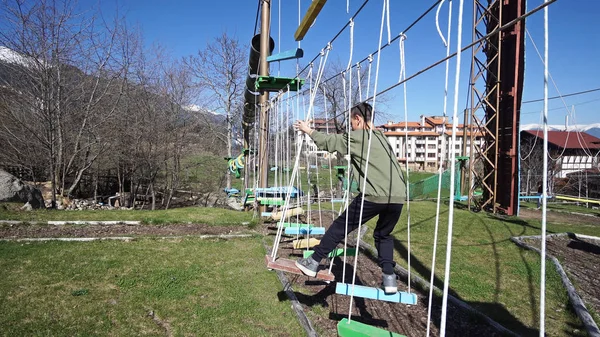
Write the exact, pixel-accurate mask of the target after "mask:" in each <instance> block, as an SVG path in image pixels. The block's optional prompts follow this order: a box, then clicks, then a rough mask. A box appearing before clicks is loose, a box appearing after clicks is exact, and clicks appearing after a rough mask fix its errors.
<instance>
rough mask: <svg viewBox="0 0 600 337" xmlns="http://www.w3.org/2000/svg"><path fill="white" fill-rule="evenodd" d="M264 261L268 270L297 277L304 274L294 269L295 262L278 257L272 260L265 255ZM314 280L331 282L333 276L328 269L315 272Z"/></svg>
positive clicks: (296, 268)
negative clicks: (279, 271)
mask: <svg viewBox="0 0 600 337" xmlns="http://www.w3.org/2000/svg"><path fill="white" fill-rule="evenodd" d="M265 259H266V261H267V268H269V269H275V270H281V271H283V272H286V273H292V274H297V275H304V273H303V272H302V271H301V270H300V269H298V267H296V263H295V262H296V261H292V260H289V259H282V258H280V257H278V258H276V259H275V260H274V259H273V258H272V257H271V256H270V255H265ZM305 276H306V275H305ZM315 278H316V279H319V280H323V281H333V280H334V279H335V275H333V274H332V273H330V272H329V270H328V269H321V270H319V271H318V272H317V276H316V277H315Z"/></svg>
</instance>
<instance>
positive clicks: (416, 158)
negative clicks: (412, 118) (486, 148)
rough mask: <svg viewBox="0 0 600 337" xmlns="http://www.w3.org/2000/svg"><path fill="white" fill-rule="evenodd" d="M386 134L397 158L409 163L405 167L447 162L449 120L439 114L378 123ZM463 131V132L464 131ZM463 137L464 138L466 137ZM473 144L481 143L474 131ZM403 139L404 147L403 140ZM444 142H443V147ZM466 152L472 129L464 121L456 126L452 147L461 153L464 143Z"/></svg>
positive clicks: (420, 168) (428, 168) (428, 166)
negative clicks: (419, 118) (416, 119)
mask: <svg viewBox="0 0 600 337" xmlns="http://www.w3.org/2000/svg"><path fill="white" fill-rule="evenodd" d="M377 128H379V129H380V130H382V131H383V133H384V134H385V135H386V136H387V137H388V140H389V142H390V144H391V145H392V148H393V149H394V153H395V155H396V158H398V160H399V161H401V162H404V163H408V167H409V168H410V169H412V170H416V171H435V170H437V169H438V167H439V165H440V160H441V159H443V160H442V165H444V166H446V164H445V163H446V161H447V158H448V157H449V153H450V152H449V151H450V150H451V148H450V147H451V144H450V141H451V137H452V124H451V123H449V122H448V120H447V118H445V117H442V116H430V117H426V116H423V115H422V116H421V120H420V121H418V122H400V123H394V122H392V121H389V122H387V123H386V124H383V125H379V126H377ZM465 131H466V132H465ZM465 138H466V139H465ZM473 140H474V142H475V145H476V146H481V145H482V144H483V137H482V134H481V133H479V132H476V133H475V134H473ZM405 143H406V145H407V146H406V147H405V146H404V144H405ZM443 144H446V146H445V147H444V145H443ZM465 146H466V148H465V150H466V155H467V156H469V155H470V152H471V131H470V128H469V127H467V129H466V130H465V126H464V125H463V124H459V125H458V126H457V133H456V141H455V143H454V146H453V149H452V150H454V152H455V154H456V156H461V155H463V147H465Z"/></svg>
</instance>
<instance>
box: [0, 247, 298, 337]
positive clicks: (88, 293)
mask: <svg viewBox="0 0 600 337" xmlns="http://www.w3.org/2000/svg"><path fill="white" fill-rule="evenodd" d="M264 254H265V251H264V248H263V247H262V244H261V239H260V238H258V237H254V238H250V239H237V240H230V241H203V240H199V239H187V240H152V239H142V240H139V241H132V242H114V241H113V242H108V241H105V242H91V243H65V242H48V243H31V244H23V243H7V242H2V243H0V269H1V270H2V271H3V277H1V278H0V294H1V295H0V312H2V315H0V335H3V336H33V335H44V336H140V335H146V336H165V335H167V336H234V335H243V336H275V335H285V336H302V335H304V330H302V329H301V327H300V325H299V324H298V321H297V319H296V316H295V314H294V313H293V312H292V310H291V309H290V306H289V302H287V301H279V299H278V296H277V293H278V292H279V291H280V290H281V283H279V281H278V279H277V278H276V276H275V274H274V273H273V272H269V271H267V270H266V269H265V268H263V264H264V262H263V261H264ZM152 315H153V316H152Z"/></svg>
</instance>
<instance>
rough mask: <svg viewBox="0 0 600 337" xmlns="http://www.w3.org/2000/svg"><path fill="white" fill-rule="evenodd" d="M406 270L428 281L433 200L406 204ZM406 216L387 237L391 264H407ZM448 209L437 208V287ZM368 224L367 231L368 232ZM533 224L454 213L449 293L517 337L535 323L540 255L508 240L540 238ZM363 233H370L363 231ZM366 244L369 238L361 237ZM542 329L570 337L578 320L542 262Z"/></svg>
mask: <svg viewBox="0 0 600 337" xmlns="http://www.w3.org/2000/svg"><path fill="white" fill-rule="evenodd" d="M410 207H411V208H410V215H411V233H410V234H411V270H412V272H413V273H416V274H418V275H419V276H421V277H422V278H423V279H425V280H427V281H429V278H430V270H431V258H432V251H433V238H434V236H433V235H434V228H435V214H436V203H435V202H427V201H423V202H412V203H411V204H410ZM407 214H408V213H407V212H406V209H405V210H404V212H403V215H402V217H401V220H400V222H399V224H398V226H397V227H396V228H395V230H394V232H393V234H394V236H395V238H396V241H395V248H396V249H395V260H396V261H399V262H400V263H401V265H402V266H404V267H406V266H407V250H408V245H407V226H406V224H407ZM447 217H448V207H447V206H446V205H442V207H441V217H440V227H439V233H438V246H437V247H438V250H437V254H436V267H435V271H436V282H435V283H436V285H437V286H438V287H440V288H442V287H443V270H444V263H445V260H446V259H445V254H446V240H447V225H448V220H447ZM374 226H375V223H374V221H371V222H370V223H369V228H371V229H372V228H374ZM540 228H541V225H540V223H539V221H530V222H525V221H522V220H520V219H518V218H516V217H509V218H507V219H505V220H501V219H499V218H496V217H494V216H491V215H489V214H486V213H472V212H468V211H466V210H461V209H455V212H454V223H453V241H452V256H451V259H452V260H451V261H452V262H451V273H450V289H451V291H452V292H454V293H455V294H456V296H457V297H459V298H460V299H462V300H463V301H465V302H467V303H469V304H470V305H472V306H473V307H475V308H476V309H478V310H480V311H482V312H484V313H485V314H487V315H488V316H489V317H491V318H492V319H494V320H496V321H497V322H498V323H500V324H502V325H504V326H505V327H507V328H509V329H511V330H514V331H515V332H517V333H518V334H520V335H531V336H533V335H536V334H538V333H537V332H536V330H537V328H538V324H539V323H538V322H539V284H540V256H539V255H538V254H537V253H535V252H531V251H525V250H522V249H520V248H518V247H517V246H516V245H515V244H514V243H512V242H511V241H510V237H512V236H521V235H540V233H541V229H540ZM548 232H549V233H559V232H575V233H580V234H587V235H596V236H598V235H600V227H597V228H595V227H589V226H588V227H584V226H578V225H577V224H571V225H568V224H565V225H553V224H548ZM369 233H372V231H371V230H369ZM365 239H366V241H367V242H369V243H370V244H373V239H372V237H371V235H370V234H367V235H366V236H365ZM546 266H547V268H546V276H547V280H546V283H547V284H546V287H547V291H546V308H547V309H546V312H547V316H546V323H545V326H546V330H547V331H548V332H549V333H550V334H551V335H556V336H568V335H573V334H575V333H574V332H573V330H574V328H573V326H577V325H578V324H579V323H578V319H577V318H576V316H575V315H574V314H573V313H572V312H571V311H570V310H567V308H568V297H567V294H566V291H565V290H564V288H563V286H562V283H561V281H560V277H559V276H558V274H557V273H556V271H555V269H554V265H553V264H551V263H550V262H548V263H547V264H546Z"/></svg>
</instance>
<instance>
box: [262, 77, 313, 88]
mask: <svg viewBox="0 0 600 337" xmlns="http://www.w3.org/2000/svg"><path fill="white" fill-rule="evenodd" d="M302 85H304V80H302V79H298V78H288V77H274V76H259V77H258V78H257V79H256V83H255V87H256V90H257V91H258V90H266V91H272V92H277V91H280V90H282V89H287V88H288V86H289V90H290V91H298V89H300V88H302Z"/></svg>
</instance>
